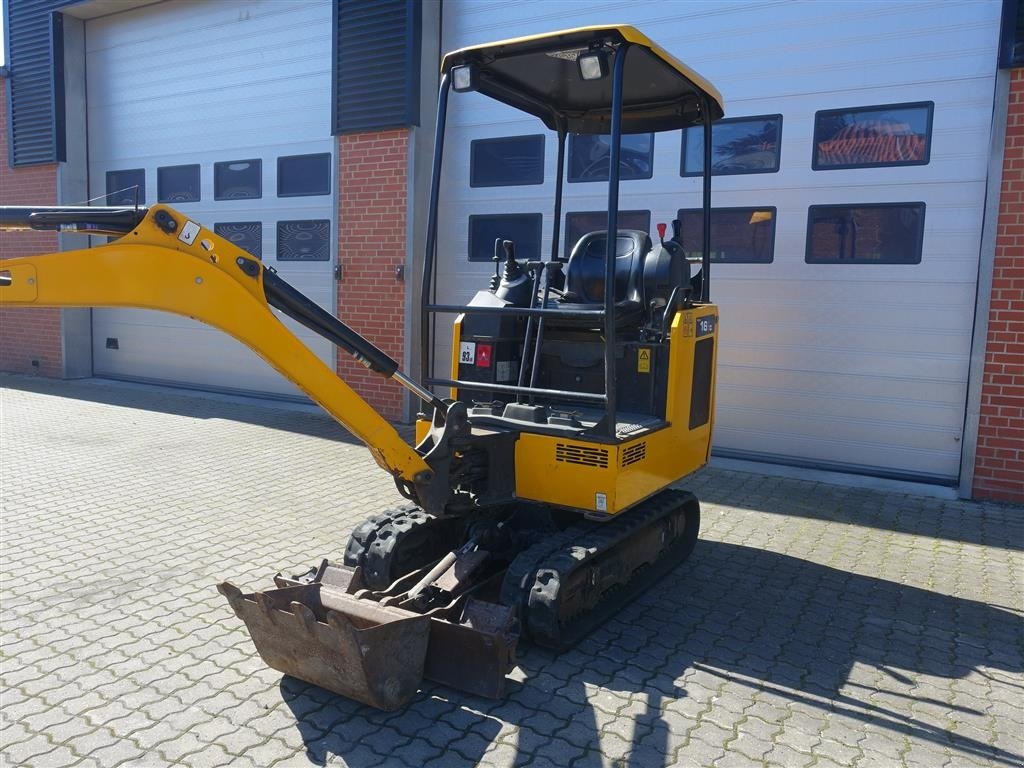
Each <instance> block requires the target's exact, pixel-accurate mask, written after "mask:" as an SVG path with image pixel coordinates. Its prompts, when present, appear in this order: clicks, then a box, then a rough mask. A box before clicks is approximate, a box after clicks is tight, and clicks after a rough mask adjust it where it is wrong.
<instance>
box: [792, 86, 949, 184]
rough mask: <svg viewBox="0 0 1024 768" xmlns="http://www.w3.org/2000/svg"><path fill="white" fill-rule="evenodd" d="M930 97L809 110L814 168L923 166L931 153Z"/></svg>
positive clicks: (931, 109)
mask: <svg viewBox="0 0 1024 768" xmlns="http://www.w3.org/2000/svg"><path fill="white" fill-rule="evenodd" d="M934 109H935V105H934V104H933V103H932V102H930V101H922V102H919V103H917V104H888V105H884V106H880V107H859V108H857V109H827V110H823V111H821V112H817V113H816V114H815V115H814V158H813V159H812V161H811V167H812V168H813V169H814V170H816V171H823V170H833V169H838V168H877V167H880V166H888V165H926V164H927V163H928V160H929V158H930V156H931V138H932V112H933V111H934Z"/></svg>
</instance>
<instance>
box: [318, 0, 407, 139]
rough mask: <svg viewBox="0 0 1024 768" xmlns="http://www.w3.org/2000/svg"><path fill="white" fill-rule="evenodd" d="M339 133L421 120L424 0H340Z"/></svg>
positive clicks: (337, 59)
mask: <svg viewBox="0 0 1024 768" xmlns="http://www.w3.org/2000/svg"><path fill="white" fill-rule="evenodd" d="M336 1H337V5H336V8H337V13H336V21H337V24H336V26H335V30H334V35H335V53H336V57H335V61H334V72H335V75H336V77H335V89H336V90H335V98H334V131H333V132H334V133H335V134H344V133H359V132H363V131H379V130H382V129H384V128H400V127H401V128H404V127H407V126H410V125H418V124H419V120H420V116H419V104H420V102H419V98H420V80H419V73H420V26H421V17H422V6H423V3H422V2H421V1H420V0H373V2H367V0H336Z"/></svg>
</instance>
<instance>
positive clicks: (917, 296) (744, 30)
mask: <svg viewBox="0 0 1024 768" xmlns="http://www.w3.org/2000/svg"><path fill="white" fill-rule="evenodd" d="M1000 9H1001V4H1000V3H999V2H968V3H956V2H950V3H943V4H942V12H941V13H936V12H935V5H934V4H933V3H930V2H901V3H872V2H830V3H811V4H808V3H768V2H765V3H744V4H742V5H737V4H736V3H730V2H704V3H668V4H666V3H650V4H636V3H634V4H631V5H630V6H629V21H630V22H631V23H632V24H634V25H635V26H637V27H638V28H640V29H641V31H644V32H645V33H647V34H648V35H649V36H650V37H651V38H652V39H654V40H655V41H657V42H659V43H660V44H661V45H663V46H665V47H667V48H668V50H669V51H670V52H672V53H673V54H675V55H676V56H678V57H679V58H680V59H682V60H683V61H685V62H686V63H687V64H689V65H690V66H692V67H694V68H695V69H696V70H697V71H698V72H700V73H701V74H703V75H704V76H706V77H707V78H709V79H710V80H711V82H713V83H715V85H716V86H717V87H718V88H719V89H720V90H721V92H722V94H723V96H724V99H725V103H726V115H727V117H728V118H729V120H728V121H726V122H724V123H722V124H720V125H719V126H716V128H715V135H714V147H713V162H714V163H715V166H714V168H715V172H716V175H715V178H714V183H713V206H714V207H715V208H716V209H720V210H718V211H716V213H715V220H714V222H713V229H712V238H711V239H712V250H713V251H714V254H715V266H714V269H713V271H712V274H713V279H712V298H713V299H714V300H715V301H717V302H718V303H719V304H720V305H721V337H720V349H719V358H718V359H719V369H718V389H717V403H716V407H717V412H716V419H717V421H716V427H715V436H714V450H715V451H716V452H717V453H718V454H720V455H730V456H742V457H755V458H756V457H763V458H769V459H771V460H774V461H782V462H793V463H797V464H802V465H814V466H821V467H828V468H850V469H854V470H857V471H864V472H868V473H874V474H881V475H890V476H900V477H910V478H918V479H926V480H932V481H936V482H945V483H953V482H955V480H956V477H957V474H958V470H959V461H960V445H961V438H962V433H963V422H964V412H965V402H966V390H967V376H968V358H969V353H970V342H971V330H972V323H973V315H974V307H975V285H976V275H977V271H978V253H979V245H980V240H981V229H982V218H983V209H984V199H985V184H986V169H987V162H988V156H989V136H990V130H991V116H992V98H993V89H994V78H995V67H996V56H995V52H996V50H997V41H998V33H999V17H1000ZM620 10H621V5H620V4H619V3H608V2H597V3H587V4H579V3H577V2H573V1H572V0H568V1H566V2H548V3H545V4H544V6H543V13H540V14H538V13H537V9H536V7H535V6H532V5H523V4H520V5H515V4H507V3H506V4H500V3H479V2H470V1H469V0H458V1H456V2H450V3H447V4H446V6H445V14H444V29H443V45H442V47H443V48H444V49H445V50H450V49H453V48H459V47H462V46H466V45H472V44H476V43H481V42H485V41H488V40H494V39H501V38H506V37H515V36H519V35H527V34H532V33H537V32H543V31H550V30H555V29H559V28H566V27H574V26H582V25H586V24H593V23H594V21H593V20H594V19H595V18H621V16H622V14H621V13H620V12H619V11H620ZM733 118H736V120H733ZM449 126H450V131H449V136H448V140H447V144H446V146H447V154H446V157H445V165H444V168H445V178H444V184H443V192H442V202H443V206H444V207H443V211H444V213H443V216H444V219H443V225H442V226H441V227H440V232H441V240H440V244H439V248H438V252H439V253H440V254H442V261H441V263H440V265H439V280H438V285H439V286H440V287H441V290H442V291H446V292H447V295H444V296H442V297H441V300H442V301H445V302H447V301H465V300H468V299H469V298H470V297H471V296H472V295H473V293H474V292H475V291H476V290H478V289H479V288H481V287H485V286H486V283H487V276H488V274H489V273H490V272H491V271H492V265H491V263H490V261H489V254H488V253H486V250H487V246H486V241H487V240H488V238H489V239H490V242H493V236H494V231H497V230H499V229H500V230H501V231H502V233H503V235H504V236H509V235H512V236H514V237H515V238H516V239H518V240H519V242H520V253H523V252H540V253H543V254H545V257H546V254H547V250H548V247H549V246H548V240H549V238H550V235H551V231H552V199H553V188H554V178H555V159H556V148H557V145H556V142H555V139H554V137H553V136H552V135H550V134H548V135H545V136H543V137H539V138H531V137H536V136H538V134H544V133H545V130H544V129H543V126H541V124H540V122H539V121H538V120H536V119H534V118H530V117H528V116H524V115H522V114H519V113H516V112H514V111H513V110H511V109H510V108H507V107H505V106H503V105H501V104H498V103H496V102H493V101H489V100H487V99H485V98H483V97H481V96H479V95H477V94H455V95H453V98H452V100H451V105H450V107H449ZM474 142H476V143H475V144H474ZM606 153H607V147H606V146H602V144H601V142H595V141H592V140H589V139H586V138H584V139H582V140H577V141H575V142H570V147H569V153H568V154H569V175H568V183H567V184H566V200H565V206H564V209H563V210H564V213H563V217H564V218H563V221H562V232H563V233H566V232H569V238H570V239H572V238H574V237H576V236H577V235H578V234H579V233H580V232H583V231H586V230H587V229H591V228H599V227H600V225H601V221H602V217H601V215H600V214H596V213H595V212H600V211H603V210H604V209H605V208H606V194H607V190H606V185H605V184H604V183H602V182H601V181H598V180H596V179H600V178H601V177H602V175H605V176H606V170H605V169H606V168H607V154H606ZM701 158H702V153H701V137H700V135H699V133H697V132H695V133H693V134H690V135H687V136H686V137H684V136H681V135H680V133H678V132H676V133H664V134H657V135H655V136H654V137H653V138H652V137H648V136H639V137H631V138H629V139H628V143H627V145H626V146H625V148H624V151H623V167H622V173H623V175H624V177H625V178H626V180H624V181H623V182H622V185H621V198H620V210H621V211H628V214H627V215H626V217H625V220H626V222H627V224H628V225H629V226H633V227H637V226H640V227H643V228H645V229H647V230H648V231H652V232H653V231H654V230H655V225H656V224H657V223H658V222H670V221H671V220H672V219H674V218H676V217H677V216H679V215H680V214H681V216H682V220H683V224H684V226H683V230H684V244H685V245H686V247H687V249H688V250H691V251H694V252H697V251H698V250H699V248H700V243H701V237H702V233H701V231H700V228H701V222H700V218H699V217H698V216H697V215H696V214H695V213H693V212H692V211H693V209H696V208H697V207H699V205H700V177H699V170H700V163H701V162H702V159H701ZM620 217H621V214H620ZM622 220H623V218H620V221H622ZM473 233H477V237H476V238H474V236H473ZM564 238H565V235H564V234H563V241H564ZM477 241H479V242H477ZM566 247H567V246H565V245H564V244H562V245H560V250H562V252H565V248H566ZM474 259H475V260H474ZM442 344H443V342H442ZM441 359H446V358H444V357H442V358H441Z"/></svg>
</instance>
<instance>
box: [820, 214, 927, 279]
mask: <svg viewBox="0 0 1024 768" xmlns="http://www.w3.org/2000/svg"><path fill="white" fill-rule="evenodd" d="M924 214H925V204H924V203H921V202H915V203H874V204H866V205H812V206H811V207H810V208H809V209H808V213H807V252H806V257H805V260H806V261H807V263H808V264H920V263H921V250H922V243H923V241H924Z"/></svg>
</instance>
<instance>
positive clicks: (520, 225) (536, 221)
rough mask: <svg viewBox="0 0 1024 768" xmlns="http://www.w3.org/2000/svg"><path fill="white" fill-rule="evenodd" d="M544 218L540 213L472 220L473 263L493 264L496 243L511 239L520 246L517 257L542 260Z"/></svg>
mask: <svg viewBox="0 0 1024 768" xmlns="http://www.w3.org/2000/svg"><path fill="white" fill-rule="evenodd" d="M543 224H544V217H543V216H542V215H541V214H539V213H504V214H496V215H493V216H470V217H469V260H470V261H490V260H491V259H492V258H494V241H495V240H497V239H501V240H511V241H512V242H514V243H515V244H516V258H517V259H526V260H527V261H539V260H540V238H541V227H542V226H543Z"/></svg>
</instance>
